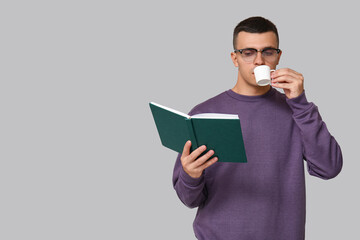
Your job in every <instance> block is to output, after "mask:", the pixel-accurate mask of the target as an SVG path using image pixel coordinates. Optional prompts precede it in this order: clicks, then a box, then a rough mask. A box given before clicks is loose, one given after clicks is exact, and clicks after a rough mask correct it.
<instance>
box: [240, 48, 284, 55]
mask: <svg viewBox="0 0 360 240" xmlns="http://www.w3.org/2000/svg"><path fill="white" fill-rule="evenodd" d="M245 50H254V51H256V52H261V54H262V53H263V52H264V51H266V50H276V52H277V54H279V53H280V52H281V50H280V49H279V48H272V47H267V48H264V49H261V50H257V49H255V48H243V49H236V50H235V51H234V53H236V52H239V53H240V54H242V53H243V51H245Z"/></svg>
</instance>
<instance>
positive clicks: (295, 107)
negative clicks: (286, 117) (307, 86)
mask: <svg viewBox="0 0 360 240" xmlns="http://www.w3.org/2000/svg"><path fill="white" fill-rule="evenodd" d="M286 102H287V104H288V105H289V107H290V108H291V110H292V111H293V113H294V115H298V114H301V113H303V112H306V111H307V110H309V109H310V108H311V107H312V106H313V105H314V104H313V103H311V102H308V101H307V99H306V95H305V90H304V91H303V92H302V93H301V94H300V95H299V96H297V97H296V98H291V99H289V98H286Z"/></svg>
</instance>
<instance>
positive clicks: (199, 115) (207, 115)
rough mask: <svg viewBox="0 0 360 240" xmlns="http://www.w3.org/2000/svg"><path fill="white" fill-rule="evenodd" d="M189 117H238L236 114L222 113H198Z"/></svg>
mask: <svg viewBox="0 0 360 240" xmlns="http://www.w3.org/2000/svg"><path fill="white" fill-rule="evenodd" d="M191 118H209V119H239V116H238V115H236V114H223V113H200V114H195V115H193V116H191Z"/></svg>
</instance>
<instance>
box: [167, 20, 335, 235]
mask: <svg viewBox="0 0 360 240" xmlns="http://www.w3.org/2000/svg"><path fill="white" fill-rule="evenodd" d="M233 42H234V50H235V51H234V52H232V53H231V58H232V61H233V63H234V65H235V67H237V68H238V77H237V83H236V85H235V86H234V87H233V88H232V89H230V90H228V91H225V92H223V93H221V94H219V95H217V96H215V97H213V98H211V99H209V100H207V101H205V102H203V103H201V104H199V105H197V106H196V107H194V108H193V109H192V110H191V111H190V115H193V114H197V113H204V112H214V113H228V114H238V115H239V118H240V122H241V126H242V131H243V139H244V144H245V150H246V155H247V159H248V162H247V163H226V162H221V163H216V162H217V159H216V158H214V157H212V155H214V151H213V150H210V151H208V153H206V154H205V155H203V156H201V157H199V156H200V154H201V153H202V152H203V151H205V149H206V147H205V146H200V147H199V148H197V149H196V150H194V151H193V152H191V153H190V146H191V142H189V141H188V142H187V143H186V144H185V146H184V150H183V153H182V154H179V156H178V158H177V160H176V164H175V167H174V175H173V184H174V188H175V190H176V192H177V194H178V196H179V198H180V200H181V201H182V202H183V203H184V204H185V205H187V206H188V207H190V208H194V207H198V211H197V214H196V218H195V221H194V224H193V227H194V232H195V235H196V237H197V238H198V239H206V240H209V239H224V240H232V239H234V240H300V239H301V240H303V239H304V238H305V176H304V160H305V161H306V163H307V170H308V172H309V173H310V174H311V175H313V176H316V177H319V178H322V179H330V178H333V177H335V176H336V175H337V174H338V173H339V172H340V171H341V168H342V154H341V149H340V147H339V145H338V143H337V142H336V140H335V139H334V138H333V137H332V136H331V135H330V133H329V132H328V129H327V127H326V125H325V123H324V122H323V121H322V119H321V116H320V114H319V112H318V109H317V107H316V105H314V104H313V103H310V102H308V101H307V99H306V96H305V91H304V78H303V76H302V74H300V73H298V72H296V71H294V70H292V69H278V70H276V71H275V72H272V74H271V77H272V83H271V84H272V86H270V85H267V86H258V85H257V84H256V81H255V77H254V68H255V67H256V66H260V65H268V66H269V67H270V69H276V66H277V65H278V63H279V60H280V57H281V53H282V52H281V50H280V49H278V48H279V37H278V32H277V29H276V26H275V25H274V24H273V23H272V22H270V21H269V20H267V19H264V18H262V17H252V18H248V19H246V20H244V21H242V22H240V23H239V24H238V25H237V26H236V28H235V30H234V41H233ZM273 87H277V88H282V89H283V90H284V94H283V93H280V92H278V91H277V90H276V89H274V88H273ZM215 163H216V164H215Z"/></svg>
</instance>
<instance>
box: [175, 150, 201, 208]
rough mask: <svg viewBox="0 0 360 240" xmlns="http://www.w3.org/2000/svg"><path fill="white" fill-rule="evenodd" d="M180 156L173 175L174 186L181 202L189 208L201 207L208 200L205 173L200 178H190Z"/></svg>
mask: <svg viewBox="0 0 360 240" xmlns="http://www.w3.org/2000/svg"><path fill="white" fill-rule="evenodd" d="M180 157H181V154H179V155H178V157H177V159H176V163H175V167H174V173H173V185H174V188H175V191H176V193H177V195H178V197H179V198H180V200H181V201H182V202H183V203H184V204H185V205H186V206H188V207H189V208H195V207H198V206H200V205H201V203H203V202H204V201H205V199H206V194H205V180H204V173H203V174H202V176H201V177H200V178H192V177H190V176H189V175H188V174H187V173H186V172H185V171H184V169H183V167H182V164H181V161H180Z"/></svg>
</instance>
